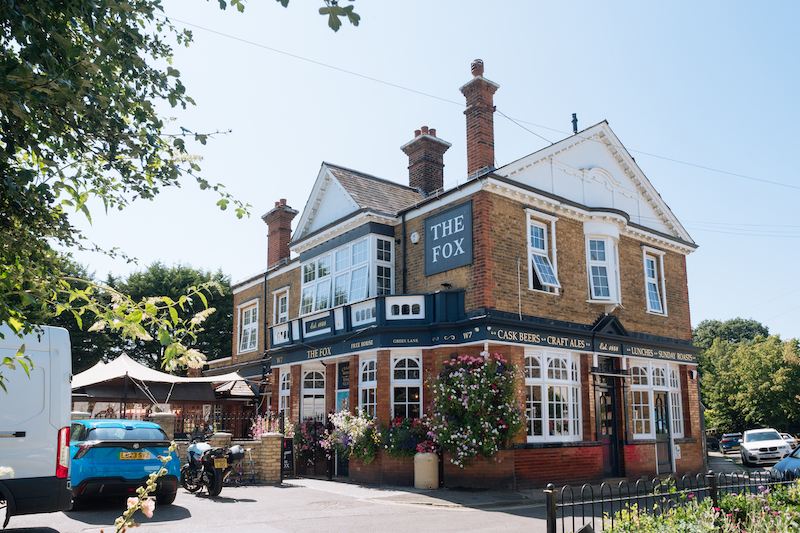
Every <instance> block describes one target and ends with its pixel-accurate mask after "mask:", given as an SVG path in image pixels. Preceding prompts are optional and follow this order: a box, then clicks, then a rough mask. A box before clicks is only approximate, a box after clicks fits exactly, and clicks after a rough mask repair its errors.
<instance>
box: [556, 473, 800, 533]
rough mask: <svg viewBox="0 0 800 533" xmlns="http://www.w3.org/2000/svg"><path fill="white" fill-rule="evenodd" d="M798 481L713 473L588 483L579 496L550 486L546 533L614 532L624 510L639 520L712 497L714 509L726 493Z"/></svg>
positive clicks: (791, 477) (798, 476) (790, 476)
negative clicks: (608, 529)
mask: <svg viewBox="0 0 800 533" xmlns="http://www.w3.org/2000/svg"><path fill="white" fill-rule="evenodd" d="M797 479H800V470H795V471H794V472H787V473H786V474H785V475H784V474H783V473H780V475H775V474H771V473H770V472H766V471H765V472H752V473H744V472H743V473H741V474H739V473H736V474H717V473H714V472H712V471H709V472H708V473H707V474H697V475H696V476H688V475H687V476H683V477H680V478H673V477H670V478H666V479H658V478H655V479H652V480H649V481H648V480H646V479H642V480H638V481H636V482H635V483H633V484H631V483H629V482H627V481H620V482H619V483H616V484H613V485H612V484H610V483H601V484H600V485H590V484H588V483H587V484H584V485H582V486H581V487H580V489H579V490H577V491H576V490H575V489H574V488H573V487H572V486H570V485H564V486H563V487H561V489H560V490H556V488H555V486H554V485H553V484H552V483H550V484H549V485H547V488H546V489H545V491H544V492H545V495H546V500H547V533H558V532H559V531H560V532H562V533H566V532H568V531H604V530H605V529H606V528H613V527H614V520H615V516H614V515H615V513H617V512H619V511H620V510H623V509H626V510H628V511H629V512H632V513H635V514H639V515H641V514H644V513H649V514H654V515H660V514H663V513H666V512H667V511H669V509H671V508H673V507H677V506H679V505H682V503H683V502H685V501H687V500H690V499H697V501H700V500H702V499H704V498H711V499H712V501H713V502H714V506H715V507H716V506H717V502H718V501H719V497H720V496H722V495H723V494H759V493H760V492H761V491H762V490H763V489H764V488H769V487H772V486H775V485H789V484H791V483H794V482H795V480H797ZM559 526H560V527H559ZM587 526H590V527H591V529H589V528H588V527H587ZM598 526H599V529H598ZM584 528H585V529H584Z"/></svg>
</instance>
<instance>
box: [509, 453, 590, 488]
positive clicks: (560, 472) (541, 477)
mask: <svg viewBox="0 0 800 533" xmlns="http://www.w3.org/2000/svg"><path fill="white" fill-rule="evenodd" d="M514 470H515V472H516V481H515V483H516V488H517V489H529V488H539V487H544V486H546V485H547V484H548V483H553V484H554V485H563V484H567V483H576V482H580V483H595V482H598V481H601V480H602V478H603V454H602V448H601V446H600V444H599V443H586V444H583V445H580V446H568V445H566V446H563V447H554V448H534V449H522V450H514Z"/></svg>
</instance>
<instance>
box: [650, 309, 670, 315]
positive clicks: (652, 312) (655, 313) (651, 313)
mask: <svg viewBox="0 0 800 533" xmlns="http://www.w3.org/2000/svg"><path fill="white" fill-rule="evenodd" d="M647 314H648V315H655V316H663V317H666V316H667V313H660V312H658V311H651V310H649V309H648V310H647Z"/></svg>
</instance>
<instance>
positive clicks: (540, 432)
mask: <svg viewBox="0 0 800 533" xmlns="http://www.w3.org/2000/svg"><path fill="white" fill-rule="evenodd" d="M580 390H581V389H580V373H579V371H578V358H577V356H576V355H573V354H570V353H561V352H545V351H542V350H526V352H525V414H526V418H527V434H528V441H530V442H535V441H559V440H561V441H564V440H579V439H580V437H581V412H580Z"/></svg>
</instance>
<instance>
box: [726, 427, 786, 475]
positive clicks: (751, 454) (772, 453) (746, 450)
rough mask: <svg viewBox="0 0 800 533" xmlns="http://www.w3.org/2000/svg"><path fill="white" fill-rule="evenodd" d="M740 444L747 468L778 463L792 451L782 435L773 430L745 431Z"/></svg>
mask: <svg viewBox="0 0 800 533" xmlns="http://www.w3.org/2000/svg"><path fill="white" fill-rule="evenodd" d="M739 444H740V446H741V449H740V451H741V454H742V463H743V464H744V465H745V466H750V465H753V464H762V463H777V462H778V461H780V460H781V459H783V458H784V457H786V456H787V455H789V452H791V451H792V449H791V448H790V447H789V445H788V444H787V443H786V441H785V440H783V439H782V438H781V436H780V434H779V433H778V432H777V431H776V430H774V429H771V428H765V429H751V430H749V431H745V432H744V435H743V436H742V440H740V441H739Z"/></svg>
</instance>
